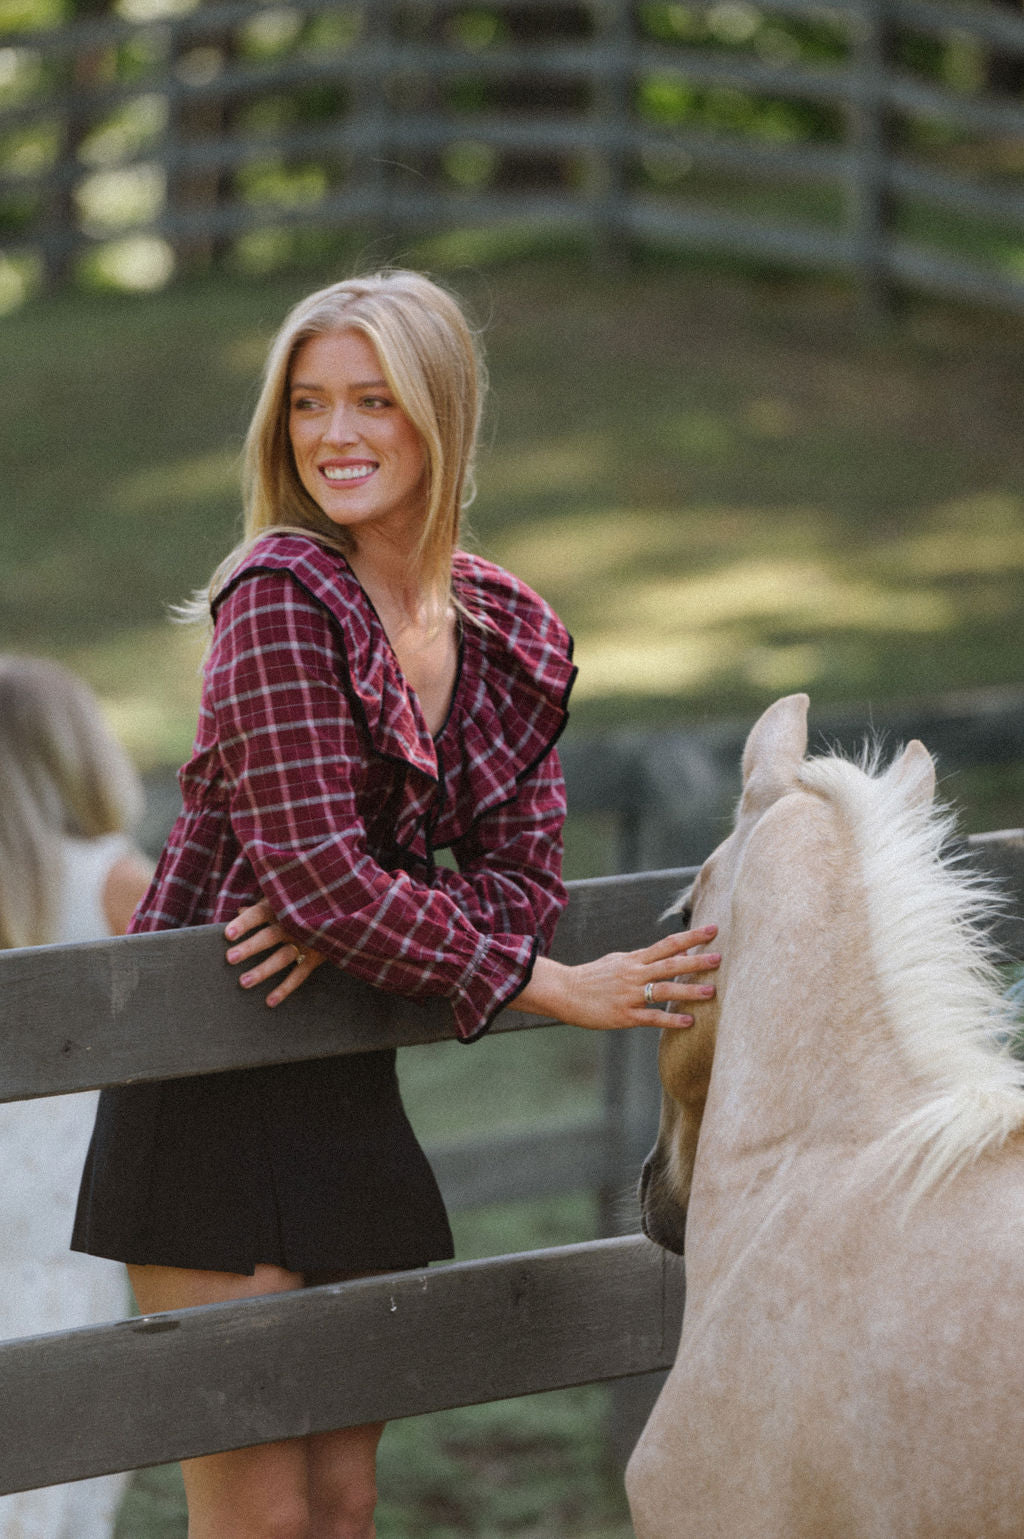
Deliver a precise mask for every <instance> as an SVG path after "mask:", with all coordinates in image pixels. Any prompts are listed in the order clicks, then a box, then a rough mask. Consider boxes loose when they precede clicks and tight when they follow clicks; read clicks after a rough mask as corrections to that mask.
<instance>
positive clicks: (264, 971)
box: [224, 899, 327, 1005]
mask: <svg viewBox="0 0 1024 1539" xmlns="http://www.w3.org/2000/svg"><path fill="white" fill-rule="evenodd" d="M224 934H225V936H226V937H227V939H228V940H229V941H238V940H241V939H242V937H243V936H245V937H246V938H245V939H244V940H242V944H241V945H240V946H236V945H232V946H229V947H228V953H227V957H228V961H229V962H231V963H232V964H235V963H238V962H248V960H249V958H250V957H255V956H259V955H260V953H261V952H263V951H269V952H270V955H269V956H267V957H264V958H263V961H262V962H259V963H258V964H257V965H256V966H255V967H253V968H251V969H250V970H249V971H248V972H246V973H243V974H242V976H241V977H240V978H239V980H238V981H239V983H240V984H241V985H242V987H243V989H252V988H255V987H256V985H257V984H259V983H266V981H267V979H268V978H272V977H273V976H274V974H275V973H280V972H284V970H285V968H287V969H288V972H287V974H286V976H285V977H284V978H282V979H281V981H280V983H278V984H277V985H276V986H275V987H274V989H273V992H272V993H270V994H268V995H267V1004H268V1005H279V1004H280V1003H281V1001H282V1000H283V999H287V998H288V995H289V994H294V993H295V990H296V989H297V988H298V987H299V984H300V983H305V981H306V979H307V978H308V977H309V975H310V973H312V972H314V971H315V970H316V969H317V968H318V967H319V966H320V963H321V962H325V961H326V960H327V958H326V957H325V956H324V955H323V953H322V952H320V951H312V950H310V949H309V948H308V947H307V948H305V949H304V948H303V947H301V946H300V945H299V944H298V942H297V941H293V940H292V939H290V937H289V935H288V933H287V931H286V930H283V929H282V928H281V926H280V925H279V924H278V922H277V920H276V919H275V918H274V913H273V910H272V909H271V907H270V904H269V903H267V902H266V901H265V900H264V899H261V900H260V902H259V903H254V904H253V905H252V906H251V907H250V908H243V909H242V910H241V911H240V912H239V913H238V914H237V915H236V916H235V918H234V919H232V920H231V922H230V924H228V925H226V926H225V927H224ZM271 948H273V949H271Z"/></svg>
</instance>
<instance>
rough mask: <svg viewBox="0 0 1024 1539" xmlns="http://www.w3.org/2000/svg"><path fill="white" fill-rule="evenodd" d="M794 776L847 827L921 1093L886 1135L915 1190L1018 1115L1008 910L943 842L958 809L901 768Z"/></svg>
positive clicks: (872, 762)
mask: <svg viewBox="0 0 1024 1539" xmlns="http://www.w3.org/2000/svg"><path fill="white" fill-rule="evenodd" d="M800 783H801V785H803V786H805V787H806V788H807V789H808V790H811V791H814V792H817V793H818V794H819V795H821V796H824V797H826V798H827V799H828V800H829V801H831V802H832V803H833V804H834V805H835V807H836V809H837V811H838V812H839V814H840V816H841V817H842V818H843V820H844V822H845V823H846V825H847V827H848V828H849V830H850V832H851V835H852V842H853V846H854V849H855V850H856V851H857V852H858V855H859V860H860V867H861V874H862V877H863V883H864V889H865V893H866V896H867V903H866V919H867V924H868V931H869V935H870V944H871V950H872V959H873V962H874V967H875V972H876V975H877V977H878V979H879V982H880V984H881V987H882V992H883V995H884V996H885V997H886V998H887V999H888V1000H889V1001H890V1002H891V1021H892V1025H893V1029H894V1031H895V1034H896V1037H897V1040H898V1041H899V1042H900V1043H901V1045H902V1048H903V1051H904V1053H905V1056H906V1060H907V1062H908V1064H909V1066H910V1069H911V1072H912V1074H913V1076H914V1078H915V1080H916V1081H917V1082H918V1083H919V1084H920V1086H921V1095H920V1099H919V1100H917V1101H916V1103H915V1104H913V1105H911V1106H910V1107H909V1108H908V1111H907V1115H906V1117H904V1118H903V1119H901V1121H900V1122H899V1123H898V1124H897V1125H896V1126H895V1127H894V1128H893V1129H892V1131H891V1132H890V1133H889V1134H888V1135H886V1138H885V1145H886V1153H887V1154H888V1155H890V1156H891V1160H892V1168H893V1170H894V1172H896V1173H898V1174H900V1175H906V1174H908V1173H910V1172H911V1171H912V1172H913V1176H912V1181H911V1187H910V1196H911V1200H916V1199H917V1198H918V1197H920V1196H922V1195H924V1193H925V1192H927V1191H929V1190H930V1189H931V1188H933V1187H934V1186H936V1185H937V1184H938V1183H939V1182H941V1181H943V1180H945V1179H947V1178H949V1177H951V1176H953V1175H955V1174H956V1173H957V1172H958V1171H959V1170H962V1169H963V1168H964V1167H965V1166H967V1165H968V1164H970V1163H971V1161H973V1160H974V1159H975V1158H976V1157H977V1156H978V1155H979V1154H981V1153H982V1152H983V1151H984V1150H986V1149H992V1148H997V1147H998V1146H999V1145H1000V1144H1001V1143H1002V1142H1003V1141H1004V1140H1005V1139H1006V1138H1007V1137H1008V1136H1009V1135H1010V1134H1011V1133H1013V1132H1014V1131H1015V1130H1016V1129H1018V1128H1020V1127H1021V1126H1024V1063H1022V1062H1020V1061H1019V1060H1017V1059H1015V1058H1014V1057H1013V1056H1012V1055H1011V1053H1010V1050H1009V1047H1008V1045H1007V1044H1008V1039H1009V1036H1010V1010H1009V1007H1008V1005H1007V1003H1006V1001H1005V999H1004V998H1003V993H1002V988H1001V982H1000V977H999V972H998V958H997V953H996V950H995V947H994V945H993V943H992V942H991V940H990V939H989V935H988V931H989V928H990V926H991V923H992V920H993V919H994V918H995V917H996V915H997V914H998V913H999V912H1000V911H1001V909H1002V908H1003V907H1004V900H1003V898H1002V896H1001V895H1000V893H999V892H998V890H997V889H996V888H994V886H993V885H992V884H991V882H989V881H988V880H987V879H986V878H985V877H984V876H982V875H980V874H979V873H977V872H973V871H971V870H970V869H968V868H965V866H964V862H963V858H962V856H957V855H954V854H952V853H950V836H951V834H952V833H953V832H954V826H955V820H954V818H953V816H952V815H951V813H950V812H949V811H948V809H946V808H945V807H943V806H941V805H938V806H937V805H935V804H934V803H933V802H932V801H931V800H930V799H929V800H928V801H926V802H923V801H921V800H913V799H911V798H910V796H909V794H908V789H907V786H906V783H905V780H904V777H902V776H901V774H900V765H899V763H898V762H896V763H893V764H891V765H890V766H889V768H888V769H886V770H882V769H880V767H879V755H878V753H877V750H876V751H873V752H868V753H866V754H865V755H864V757H863V758H862V760H861V761H860V762H858V763H854V762H851V761H850V760H849V759H846V758H843V757H840V756H839V755H827V756H825V757H822V758H816V759H810V760H807V761H805V763H804V764H803V766H802V768H801V771H800Z"/></svg>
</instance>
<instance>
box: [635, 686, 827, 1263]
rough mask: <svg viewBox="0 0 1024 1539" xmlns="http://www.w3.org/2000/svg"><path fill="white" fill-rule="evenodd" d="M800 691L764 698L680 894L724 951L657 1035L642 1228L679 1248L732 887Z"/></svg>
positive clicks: (780, 778) (799, 730)
mask: <svg viewBox="0 0 1024 1539" xmlns="http://www.w3.org/2000/svg"><path fill="white" fill-rule="evenodd" d="M808 704H809V702H808V699H807V696H806V695H788V696H786V698H785V699H783V700H777V701H776V702H775V704H774V705H772V706H770V707H769V708H768V710H767V711H765V713H764V715H763V716H762V717H761V718H760V720H759V721H758V722H757V723H756V724H755V726H754V727H753V729H752V731H751V733H750V736H749V737H748V738H747V743H746V747H745V749H744V751H743V795H742V797H741V800H740V804H739V808H738V810H737V813H736V821H735V826H734V828H733V831H732V833H731V834H730V835H729V837H728V839H726V840H725V841H724V843H723V844H720V845H719V846H718V848H717V849H716V850H715V851H714V852H713V853H712V854H711V855H710V856H709V857H708V859H707V860H706V861H705V862H704V864H703V866H702V867H701V869H700V872H699V873H698V876H697V880H696V881H695V882H694V884H693V887H692V888H691V889H690V892H689V893H688V894H684V896H683V898H682V899H681V900H680V909H681V911H682V912H683V913H684V914H685V915H686V922H687V924H688V925H692V927H693V928H695V929H696V928H699V927H700V926H701V925H704V924H716V925H717V926H718V935H717V936H716V938H715V941H714V943H713V944H714V947H715V950H716V951H717V950H720V951H721V953H722V965H721V968H720V969H719V972H718V974H717V980H716V981H717V991H716V995H715V998H714V999H712V1000H709V1001H708V1002H707V1003H706V1004H697V1005H695V1006H693V1008H692V1013H693V1016H694V1025H693V1026H692V1027H691V1028H690V1029H689V1030H686V1031H680V1030H679V1029H677V1028H676V1029H673V1030H671V1031H664V1032H662V1035H661V1046H660V1049H659V1055H658V1068H659V1073H660V1075H661V1084H662V1101H661V1125H660V1127H659V1129H658V1140H657V1143H656V1144H655V1146H654V1148H653V1149H652V1151H651V1153H650V1155H649V1156H648V1158H647V1160H646V1162H645V1164H644V1169H643V1175H642V1176H641V1180H640V1208H641V1219H642V1223H643V1229H644V1233H645V1234H646V1235H648V1236H649V1238H650V1239H652V1240H654V1241H656V1242H657V1243H658V1244H659V1245H663V1246H664V1247H665V1248H666V1250H672V1251H676V1252H677V1253H678V1254H680V1255H681V1254H682V1252H683V1230H684V1226H685V1222H686V1208H687V1203H688V1201H689V1196H690V1184H691V1181H692V1177H693V1164H694V1159H695V1157H696V1153H697V1135H698V1133H699V1132H700V1124H701V1118H702V1117H703V1114H704V1102H705V1099H706V1097H707V1091H708V1084H709V1081H710V1078H711V1063H712V1059H713V1057H714V1051H715V1037H716V1033H717V1026H718V1018H719V1014H720V1012H721V1010H722V1007H723V1005H724V1002H725V999H726V997H727V994H728V988H729V930H730V922H731V918H732V893H733V887H734V885H735V882H736V875H737V872H738V870H739V866H740V862H741V861H742V858H743V852H744V850H745V848H746V845H747V841H748V840H749V838H750V835H751V832H752V831H753V829H754V828H755V827H756V825H757V824H758V822H759V821H760V820H761V818H762V817H763V816H764V814H765V812H767V811H768V809H769V808H770V807H772V806H773V805H774V803H775V802H777V801H779V799H780V798H781V797H783V796H785V795H786V794H787V793H788V792H789V791H792V790H793V789H794V788H795V786H796V783H797V775H798V773H799V769H800V766H801V764H802V762H803V757H804V753H805V751H806V748H807V707H808Z"/></svg>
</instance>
